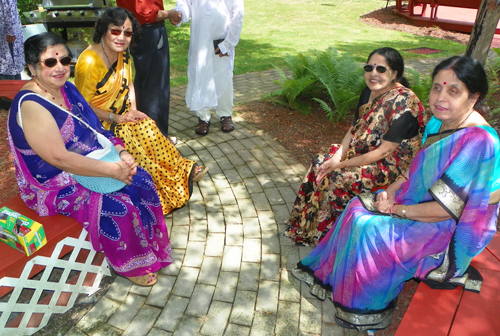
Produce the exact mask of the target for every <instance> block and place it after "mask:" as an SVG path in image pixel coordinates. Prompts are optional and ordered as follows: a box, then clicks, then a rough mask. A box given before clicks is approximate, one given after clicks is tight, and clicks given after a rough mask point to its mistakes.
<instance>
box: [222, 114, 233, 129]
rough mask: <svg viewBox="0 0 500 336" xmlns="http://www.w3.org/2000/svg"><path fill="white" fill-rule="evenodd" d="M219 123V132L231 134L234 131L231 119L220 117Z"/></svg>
mask: <svg viewBox="0 0 500 336" xmlns="http://www.w3.org/2000/svg"><path fill="white" fill-rule="evenodd" d="M220 122H221V128H220V129H221V131H222V132H226V133H227V132H232V131H234V124H233V119H231V117H230V116H229V117H221V118H220Z"/></svg>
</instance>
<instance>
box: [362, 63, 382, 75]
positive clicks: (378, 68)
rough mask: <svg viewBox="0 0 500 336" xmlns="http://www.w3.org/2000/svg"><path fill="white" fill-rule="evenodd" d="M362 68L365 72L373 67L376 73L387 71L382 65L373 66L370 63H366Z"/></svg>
mask: <svg viewBox="0 0 500 336" xmlns="http://www.w3.org/2000/svg"><path fill="white" fill-rule="evenodd" d="M363 69H364V70H365V72H372V71H373V69H375V70H377V72H378V73H384V72H386V71H387V68H386V67H385V66H383V65H377V66H373V65H371V64H367V65H365V66H364V67H363Z"/></svg>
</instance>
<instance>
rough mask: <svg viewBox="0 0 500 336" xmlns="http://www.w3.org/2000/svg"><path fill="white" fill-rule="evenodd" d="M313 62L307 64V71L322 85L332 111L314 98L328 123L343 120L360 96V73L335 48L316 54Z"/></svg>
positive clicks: (358, 68)
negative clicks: (330, 102)
mask: <svg viewBox="0 0 500 336" xmlns="http://www.w3.org/2000/svg"><path fill="white" fill-rule="evenodd" d="M315 55H316V58H317V59H316V62H310V63H309V64H310V68H309V70H310V71H311V73H313V74H314V76H315V77H316V78H317V79H318V81H319V82H320V83H321V84H322V85H323V87H324V89H325V90H326V92H327V93H328V97H329V98H330V100H331V101H332V104H333V106H334V109H333V108H331V107H330V106H328V104H327V103H326V102H325V101H323V100H321V99H319V98H313V100H315V101H316V102H318V103H319V104H320V105H321V107H322V108H323V110H324V111H325V113H326V115H327V117H328V119H329V120H330V121H336V120H343V119H345V117H346V116H347V115H348V113H349V112H350V111H351V110H352V109H353V108H355V107H356V103H357V101H358V98H359V94H360V92H361V90H362V89H363V87H364V86H365V80H364V76H363V70H362V69H361V67H360V66H359V63H358V62H356V61H355V60H354V58H352V57H351V56H348V55H342V54H339V53H338V52H337V51H336V50H335V49H334V48H331V47H330V48H328V49H327V51H326V52H324V53H319V52H316V53H315Z"/></svg>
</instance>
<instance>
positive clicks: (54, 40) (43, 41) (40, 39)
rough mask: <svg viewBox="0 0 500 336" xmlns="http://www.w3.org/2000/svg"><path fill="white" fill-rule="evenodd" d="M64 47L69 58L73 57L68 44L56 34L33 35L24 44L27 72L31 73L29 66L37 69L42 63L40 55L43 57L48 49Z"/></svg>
mask: <svg viewBox="0 0 500 336" xmlns="http://www.w3.org/2000/svg"><path fill="white" fill-rule="evenodd" d="M56 45H63V46H64V47H65V48H66V51H67V52H68V56H72V54H71V51H70V50H69V48H68V46H67V45H66V42H65V41H64V40H63V39H62V37H60V36H58V35H56V34H54V33H50V32H47V33H41V34H37V35H33V36H31V37H30V38H28V39H27V40H26V41H25V42H24V61H25V63H26V72H27V73H31V72H30V70H29V67H28V65H32V66H33V67H34V68H35V69H36V68H37V67H38V62H40V55H42V54H43V53H44V52H45V51H46V50H47V48H48V47H52V46H56Z"/></svg>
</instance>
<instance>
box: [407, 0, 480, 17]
mask: <svg viewBox="0 0 500 336" xmlns="http://www.w3.org/2000/svg"><path fill="white" fill-rule="evenodd" d="M427 5H430V7H431V15H430V19H431V20H436V19H437V9H438V7H439V6H448V7H460V8H471V9H479V6H481V0H410V1H409V3H408V10H409V12H410V15H413V16H415V15H416V14H415V12H414V8H415V7H416V6H422V13H421V14H420V16H424V15H425V10H426V8H427Z"/></svg>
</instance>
